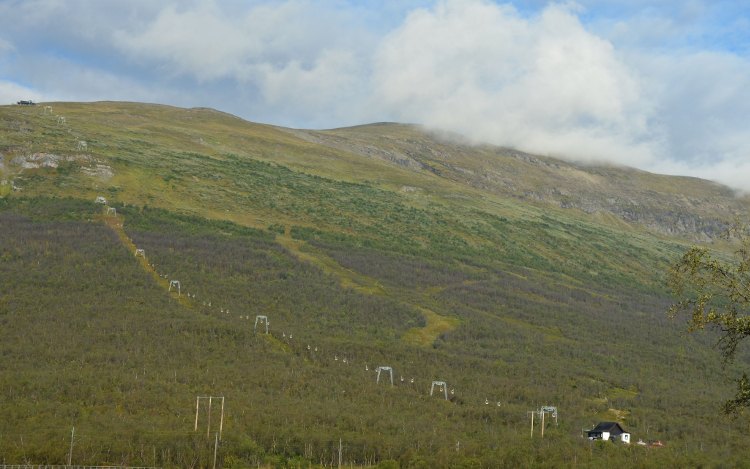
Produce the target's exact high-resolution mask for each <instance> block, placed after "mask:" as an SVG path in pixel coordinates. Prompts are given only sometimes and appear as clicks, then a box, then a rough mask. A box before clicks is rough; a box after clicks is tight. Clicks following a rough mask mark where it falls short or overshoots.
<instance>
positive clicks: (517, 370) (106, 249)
mask: <svg viewBox="0 0 750 469" xmlns="http://www.w3.org/2000/svg"><path fill="white" fill-rule="evenodd" d="M52 106H53V109H54V112H55V113H59V114H64V115H65V116H66V118H67V119H66V121H67V122H68V124H66V125H67V127H65V128H62V127H59V126H58V124H57V123H56V120H55V119H53V117H52V116H49V115H45V114H42V113H40V112H39V111H38V110H29V109H21V108H19V107H2V108H0V137H2V139H1V140H0V141H1V142H3V143H1V144H0V154H2V157H0V158H2V160H3V161H2V163H3V165H2V168H5V169H4V173H3V177H4V178H6V179H8V180H9V181H12V183H13V185H14V186H16V187H18V188H20V190H16V191H12V192H10V193H7V194H6V195H4V196H3V197H2V198H0V355H1V356H2V361H0V416H2V417H1V418H0V460H2V461H3V462H6V463H22V462H34V463H37V464H39V463H50V464H61V463H64V462H65V461H66V460H67V455H68V453H67V451H68V449H69V444H70V433H71V428H72V427H75V429H76V430H75V431H76V437H75V442H74V443H75V444H74V451H73V462H74V463H77V464H105V463H109V464H131V465H156V466H163V467H208V466H210V461H211V458H212V456H213V449H214V446H213V445H214V435H215V433H216V432H217V431H218V420H217V415H219V414H218V410H217V409H218V408H217V407H213V408H212V414H211V415H212V420H211V426H210V427H209V426H208V413H207V408H206V407H201V411H200V415H199V425H198V427H199V428H198V430H197V431H195V430H194V425H195V398H196V396H199V395H200V396H207V395H211V396H224V397H225V398H226V408H225V418H224V426H223V433H222V441H221V444H220V445H219V447H218V457H219V463H220V465H221V466H222V467H227V468H228V467H237V468H239V467H258V465H261V466H267V467H309V466H311V465H312V466H331V465H332V464H334V463H336V462H338V459H337V458H338V451H339V448H338V446H339V440H341V444H342V456H343V462H344V463H345V464H352V465H355V466H368V465H378V466H379V467H566V466H570V467H602V466H615V465H624V466H637V467H696V466H706V467H710V466H713V465H715V466H721V465H725V466H741V465H742V464H745V461H746V460H748V457H749V456H750V453H748V449H747V445H746V439H747V437H746V435H747V432H748V431H750V428H748V424H747V422H744V421H743V422H740V421H735V422H731V423H730V422H729V421H728V420H725V417H724V416H722V415H721V414H720V413H719V412H718V409H719V407H720V397H718V396H722V395H726V394H727V393H730V392H731V382H730V381H729V376H731V375H733V374H734V373H737V370H738V369H739V367H740V366H741V365H742V363H743V362H744V361H745V355H744V354H743V353H742V352H740V353H739V354H738V355H737V357H738V362H739V363H737V364H735V365H730V366H729V367H728V368H727V369H718V368H717V367H716V366H715V357H716V352H715V351H713V350H712V349H711V344H712V343H713V342H714V341H715V340H716V337H717V336H716V335H715V334H706V335H689V336H687V337H684V336H683V335H682V334H681V332H680V330H679V328H678V327H675V325H674V324H673V323H671V322H669V321H668V319H667V318H666V317H665V315H664V311H665V310H666V309H667V307H668V305H669V295H668V292H667V291H666V286H665V278H664V275H663V272H665V271H667V269H668V267H669V266H670V265H671V264H672V263H673V262H674V261H675V259H677V258H678V257H679V255H680V254H681V253H682V252H683V251H684V249H685V244H684V243H685V240H684V239H682V238H667V237H664V236H663V235H662V234H654V233H653V232H649V231H648V230H646V229H645V228H644V227H643V226H642V225H638V224H637V223H629V222H628V221H627V220H626V219H623V218H618V221H617V222H613V221H612V219H613V217H617V214H616V213H614V212H613V213H609V214H608V215H606V216H590V215H586V214H585V213H583V212H582V211H579V210H577V209H572V210H565V209H561V208H559V207H553V206H550V205H546V202H544V201H536V202H534V203H529V201H527V200H523V199H518V198H514V197H508V195H507V194H505V193H503V191H502V190H500V189H498V188H497V187H494V186H493V187H492V188H491V189H487V190H485V189H482V188H481V187H480V185H479V184H478V183H475V182H476V181H475V182H472V183H468V182H467V181H465V180H462V179H460V178H457V177H453V176H451V174H453V173H450V172H449V171H448V169H449V168H448V166H447V163H446V162H445V161H444V162H443V163H441V164H442V166H440V168H438V169H439V171H435V169H436V168H437V164H436V163H435V164H433V166H431V167H432V170H429V169H425V168H424V167H420V166H418V165H416V164H415V165H412V166H410V165H409V164H405V163H404V162H403V161H401V160H399V161H395V162H394V158H395V159H396V160H398V158H396V157H395V156H394V155H396V153H398V152H400V153H398V154H406V150H409V151H410V152H411V153H410V154H412V155H415V156H414V158H415V161H422V162H423V163H424V164H426V163H425V162H426V161H427V157H426V156H425V155H427V154H433V156H432V157H430V158H433V159H434V158H437V156H434V155H435V154H437V153H440V152H443V153H441V155H442V156H440V155H438V156H440V158H442V160H441V161H443V160H446V158H447V157H448V156H449V155H450V154H451V153H450V152H451V150H452V149H455V150H456V151H457V152H458V153H457V156H456V158H460V159H461V161H462V163H461V164H467V162H468V161H469V160H471V158H474V157H475V156H476V155H480V156H482V157H487V156H488V155H490V154H491V153H492V152H494V151H495V150H491V149H487V148H478V149H476V152H477V153H472V151H471V150H470V147H462V146H459V145H457V144H448V143H445V142H442V141H437V140H436V141H435V142H434V146H430V145H431V144H430V145H428V144H429V141H430V140H429V138H428V137H426V136H425V134H423V133H421V132H420V131H419V130H418V129H415V128H413V127H408V126H390V125H384V126H374V127H365V128H355V129H343V130H337V131H330V132H322V133H313V132H302V131H289V130H285V129H277V128H273V127H268V126H260V125H255V124H249V123H246V122H244V121H241V120H239V119H236V118H233V117H231V116H227V115H225V114H221V113H217V112H215V111H210V110H182V109H175V108H169V107H165V106H146V105H135V104H123V103H96V104H54V103H53V104H52ZM333 137H335V140H334V141H330V140H329V139H330V138H333ZM76 139H84V140H86V141H87V142H88V146H89V149H90V151H91V154H90V155H80V154H78V153H77V152H76V151H74V148H75V140H76ZM315 139H318V140H320V142H316V141H315ZM71 142H72V143H71ZM321 142H322V143H321ZM352 142H355V143H352ZM356 142H359V143H356ZM414 142H417V143H418V144H417V143H414ZM375 143H377V144H378V145H375ZM366 145H370V147H368V148H376V149H377V150H373V151H375V152H376V153H377V152H385V153H383V154H390V155H391V156H394V158H390V159H389V158H385V157H382V158H381V157H380V156H378V155H374V156H373V155H367V156H362V148H364V146H366ZM410 145H411V146H410ZM414 145H416V146H414ZM415 148H417V149H420V148H421V150H419V152H417V151H416V150H414V149H415ZM430 149H432V150H430ZM431 151H432V152H434V153H430V152H431ZM35 153H44V154H48V155H49V154H52V155H57V156H58V157H61V158H60V159H59V161H60V162H61V163H60V164H59V165H58V166H57V167H56V168H54V167H41V168H23V167H22V165H20V164H19V163H18V161H19V160H15V161H16V163H13V161H14V159H16V158H19V157H21V158H25V157H27V156H29V155H33V154H35ZM492 154H494V153H492ZM381 156H382V155H381ZM506 156H507V155H506ZM399 158H400V157H399ZM446 161H447V160H446ZM477 161H479V160H477ZM498 161H500V163H498V164H500V165H501V166H498V167H497V168H495V169H498V168H500V167H502V164H505V163H507V161H506V160H502V159H500V160H498ZM519 161H522V160H519ZM538 161H541V160H538ZM456 164H458V163H456ZM514 164H515V163H514ZM519 164H520V163H519ZM524 164H525V163H524ZM535 164H536V163H535ZM96 165H100V166H96ZM102 166H105V167H107V168H109V170H111V174H110V173H109V172H107V171H105V170H102ZM513 167H515V166H513V165H511V166H509V168H513ZM92 168H93V169H92ZM96 168H99V172H95V171H94V170H95V169H96ZM545 168H547V166H545ZM475 169H476V168H475ZM545 171H547V169H546V170H545ZM592 171H593V170H592ZM607 171H615V169H609V170H607ZM607 171H604V170H601V174H599V176H600V177H605V175H606V174H605V173H607ZM440 174H442V175H440ZM535 177H541V176H539V175H538V174H537V175H536V176H535ZM644 177H645V176H644ZM522 182H523V181H519V184H521V183H522ZM525 183H526V182H524V184H525ZM693 183H694V184H696V185H698V183H697V182H693ZM407 186H408V188H412V189H407V190H404V187H407ZM712 191H713V189H710V188H709V189H705V190H703V191H702V192H701V191H699V192H698V193H699V194H700V196H701V197H704V196H705V197H708V195H707V194H709V195H710V194H713V193H714V192H715V191H714V192H712ZM97 195H103V196H105V197H107V198H108V199H109V204H110V206H112V207H114V208H116V211H117V215H116V216H113V215H105V214H104V212H103V208H102V206H101V205H98V204H95V203H94V198H95V197H96V196H97ZM644 210H647V209H646V208H644ZM701 210H702V209H701ZM695 213H698V212H695ZM717 223H718V222H717ZM721 223H723V221H722V222H721ZM657 231H661V230H657ZM693 234H695V235H697V234H698V232H694V233H693ZM136 247H138V248H141V249H144V250H145V253H146V259H145V260H144V259H142V258H138V257H136V256H135V255H134V249H135V248H136ZM168 279H177V280H179V281H180V283H181V294H180V296H179V297H178V296H177V295H176V294H174V292H167V286H168ZM256 315H267V316H268V317H269V318H270V321H271V334H269V335H265V334H255V333H254V332H253V326H254V320H255V316H256ZM308 346H309V347H308ZM344 359H346V361H344ZM381 365H388V366H392V367H393V368H394V372H395V373H394V379H395V383H394V386H393V387H391V386H390V384H389V383H383V382H382V377H381V382H380V383H379V384H376V383H375V374H374V370H375V368H376V367H378V366H381ZM402 378H403V380H402ZM412 379H413V380H414V381H413V382H412ZM433 380H444V381H446V382H447V383H448V386H449V388H450V390H449V396H450V397H451V400H450V401H448V402H446V401H445V400H444V399H442V397H440V396H432V397H431V396H429V389H430V384H431V382H432V381H433ZM450 391H452V392H450ZM545 404H547V405H556V406H558V408H559V409H560V422H559V426H554V424H550V423H549V422H547V426H546V429H545V435H544V440H542V439H540V438H539V435H538V434H535V436H534V438H533V439H532V438H530V437H529V423H530V422H529V420H528V415H527V411H528V410H531V409H538V408H539V406H541V405H545ZM215 405H216V404H215V402H214V406H215ZM598 420H618V421H620V422H621V423H622V425H623V426H624V427H625V428H626V430H628V431H630V432H631V433H632V434H633V440H634V441H637V440H638V439H639V438H640V439H644V440H655V439H659V440H662V441H665V442H666V447H664V448H659V449H657V448H644V447H640V446H637V445H632V446H631V447H624V446H621V445H609V444H592V443H591V442H589V441H588V440H586V439H584V438H582V437H581V429H583V428H591V426H592V424H595V423H596V422H597V421H598ZM537 424H538V422H537Z"/></svg>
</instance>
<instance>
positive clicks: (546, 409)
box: [539, 405, 557, 426]
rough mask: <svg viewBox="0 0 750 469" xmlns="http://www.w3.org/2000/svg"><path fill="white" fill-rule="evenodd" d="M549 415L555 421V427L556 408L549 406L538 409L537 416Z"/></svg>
mask: <svg viewBox="0 0 750 469" xmlns="http://www.w3.org/2000/svg"><path fill="white" fill-rule="evenodd" d="M545 413H546V414H550V415H552V418H554V419H555V426H557V407H555V406H551V405H545V406H542V407H541V408H540V409H539V414H540V415H541V414H545Z"/></svg>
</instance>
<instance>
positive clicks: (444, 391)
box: [430, 381, 448, 401]
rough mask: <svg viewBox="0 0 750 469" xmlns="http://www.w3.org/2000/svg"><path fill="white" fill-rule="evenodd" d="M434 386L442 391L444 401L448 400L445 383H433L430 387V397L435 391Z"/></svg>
mask: <svg viewBox="0 0 750 469" xmlns="http://www.w3.org/2000/svg"><path fill="white" fill-rule="evenodd" d="M435 386H438V387H439V388H441V389H442V390H443V393H444V394H445V400H446V401H447V400H448V385H447V384H446V383H445V381H433V382H432V386H430V396H432V392H433V391H434V390H435Z"/></svg>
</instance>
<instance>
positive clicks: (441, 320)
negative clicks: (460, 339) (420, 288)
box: [276, 229, 459, 347]
mask: <svg viewBox="0 0 750 469" xmlns="http://www.w3.org/2000/svg"><path fill="white" fill-rule="evenodd" d="M276 242H277V243H279V244H280V245H281V246H283V247H284V248H286V249H287V250H288V251H289V252H290V253H291V254H292V255H293V256H294V257H296V258H297V259H299V260H300V261H303V262H309V263H311V264H313V265H315V266H317V267H319V268H320V269H321V270H322V271H323V272H325V273H327V274H330V275H333V276H334V277H336V278H338V280H339V282H340V284H341V286H342V287H344V288H351V289H353V290H355V291H357V292H359V293H362V294H364V295H379V296H385V297H389V298H391V299H394V300H396V301H401V300H399V299H398V298H395V297H394V295H393V293H392V292H389V291H388V290H387V289H386V288H385V287H384V286H383V285H381V284H380V282H378V281H377V280H376V279H374V278H372V277H368V276H366V275H363V274H361V273H359V272H355V271H353V270H351V269H347V268H345V267H343V266H342V265H341V264H339V263H338V262H336V261H335V260H334V259H332V258H331V257H330V256H327V255H326V254H325V253H323V252H320V251H319V250H316V249H306V250H303V247H304V246H305V242H304V241H303V240H299V239H294V238H292V236H291V234H290V230H289V229H287V230H286V232H285V233H284V234H283V235H277V236H276ZM406 304H408V305H409V306H411V307H413V308H415V309H417V310H418V311H419V312H420V313H421V314H422V316H423V317H424V319H425V322H426V324H425V326H424V327H415V328H412V329H409V330H408V331H406V333H405V334H404V335H403V336H402V337H401V338H402V339H403V340H404V342H407V343H410V344H413V345H418V346H421V347H429V346H431V345H432V344H433V343H434V342H435V340H437V338H438V337H439V336H440V335H441V334H444V333H446V332H450V331H452V330H453V329H455V328H456V327H457V326H458V324H459V320H458V319H456V318H449V317H446V316H442V315H440V314H438V313H436V312H435V311H432V310H430V309H428V308H425V307H424V306H421V305H418V304H413V303H406Z"/></svg>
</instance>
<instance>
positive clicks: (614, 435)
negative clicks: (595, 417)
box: [586, 422, 630, 444]
mask: <svg viewBox="0 0 750 469" xmlns="http://www.w3.org/2000/svg"><path fill="white" fill-rule="evenodd" d="M586 434H587V435H588V438H589V440H604V441H620V442H622V443H627V444H630V433H628V432H626V431H625V430H624V429H623V428H622V427H621V426H620V424H619V423H617V422H600V423H599V425H597V426H595V427H594V428H592V429H591V430H589V431H587V432H586Z"/></svg>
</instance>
